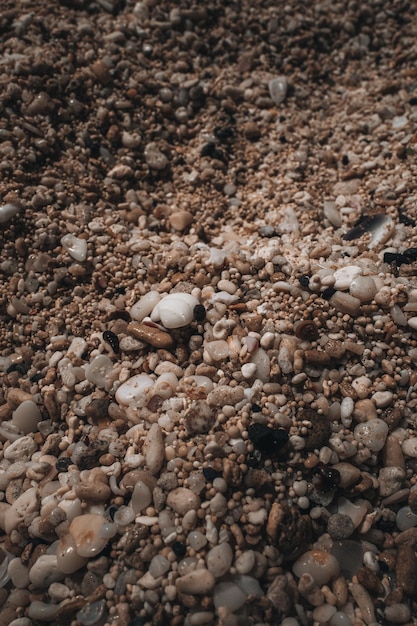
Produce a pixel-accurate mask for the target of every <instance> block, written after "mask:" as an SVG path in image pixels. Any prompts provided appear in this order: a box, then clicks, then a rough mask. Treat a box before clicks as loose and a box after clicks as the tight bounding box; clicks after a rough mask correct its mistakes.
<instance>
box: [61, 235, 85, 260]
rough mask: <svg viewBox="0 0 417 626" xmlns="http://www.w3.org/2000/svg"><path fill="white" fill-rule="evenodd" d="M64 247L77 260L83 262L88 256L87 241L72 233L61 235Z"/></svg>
mask: <svg viewBox="0 0 417 626" xmlns="http://www.w3.org/2000/svg"><path fill="white" fill-rule="evenodd" d="M61 244H62V247H63V248H64V250H65V251H66V252H68V254H69V255H70V256H71V257H72V258H73V259H75V260H76V261H78V262H80V263H82V262H83V261H85V260H86V258H87V242H86V240H85V239H80V238H79V237H76V236H75V235H72V234H71V233H68V234H67V235H64V236H63V237H61Z"/></svg>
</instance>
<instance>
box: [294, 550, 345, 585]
mask: <svg viewBox="0 0 417 626" xmlns="http://www.w3.org/2000/svg"><path fill="white" fill-rule="evenodd" d="M292 571H293V573H294V574H295V575H296V576H297V577H298V578H300V577H301V576H302V574H310V575H311V576H312V577H313V578H314V580H315V582H316V583H317V585H318V586H319V587H321V586H322V585H327V583H328V582H329V581H330V580H331V579H332V578H336V577H337V576H338V575H339V573H340V567H339V563H338V561H337V559H336V558H335V557H334V556H333V555H332V554H329V553H328V552H324V550H308V551H307V552H305V553H304V554H302V555H301V556H300V557H299V558H298V559H297V560H296V561H295V563H294V565H293V567H292Z"/></svg>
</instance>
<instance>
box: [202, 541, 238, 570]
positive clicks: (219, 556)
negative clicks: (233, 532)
mask: <svg viewBox="0 0 417 626" xmlns="http://www.w3.org/2000/svg"><path fill="white" fill-rule="evenodd" d="M232 561H233V550H232V548H231V547H230V544H228V543H221V544H219V545H217V546H214V548H212V549H211V550H210V551H209V552H208V554H207V557H206V562H207V569H208V570H209V572H211V573H212V574H213V576H214V577H215V578H220V577H221V576H223V575H224V574H226V573H227V572H228V571H229V569H230V566H231V565H232Z"/></svg>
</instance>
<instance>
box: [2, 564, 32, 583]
mask: <svg viewBox="0 0 417 626" xmlns="http://www.w3.org/2000/svg"><path fill="white" fill-rule="evenodd" d="M7 573H8V575H9V576H10V578H11V581H12V583H13V585H14V586H15V587H17V588H18V589H26V587H27V586H28V585H29V583H30V578H29V570H28V568H27V567H26V565H24V564H23V563H22V561H21V560H20V558H16V559H12V560H11V561H10V563H9V565H8V568H7Z"/></svg>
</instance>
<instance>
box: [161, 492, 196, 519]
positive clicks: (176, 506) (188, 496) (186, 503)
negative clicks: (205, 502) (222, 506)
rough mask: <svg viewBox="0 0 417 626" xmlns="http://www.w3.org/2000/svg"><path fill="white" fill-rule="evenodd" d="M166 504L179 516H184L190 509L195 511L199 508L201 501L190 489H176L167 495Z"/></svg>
mask: <svg viewBox="0 0 417 626" xmlns="http://www.w3.org/2000/svg"><path fill="white" fill-rule="evenodd" d="M167 504H168V506H170V507H171V509H173V510H174V511H175V512H176V513H178V514H179V515H184V514H185V513H187V511H191V510H192V509H193V510H195V511H196V510H197V509H198V508H199V507H200V504H201V500H200V498H199V496H198V495H197V494H195V493H194V492H193V491H191V489H187V488H186V487H177V489H174V490H173V491H170V493H169V494H168V497H167Z"/></svg>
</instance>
